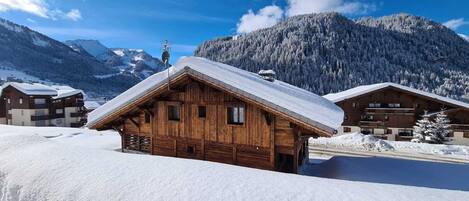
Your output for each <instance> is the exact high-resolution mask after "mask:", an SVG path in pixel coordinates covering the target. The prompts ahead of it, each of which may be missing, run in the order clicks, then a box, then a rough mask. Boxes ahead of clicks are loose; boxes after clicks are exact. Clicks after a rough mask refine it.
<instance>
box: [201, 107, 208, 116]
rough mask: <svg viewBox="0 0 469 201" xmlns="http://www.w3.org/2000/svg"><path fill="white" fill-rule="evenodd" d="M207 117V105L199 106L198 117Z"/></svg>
mask: <svg viewBox="0 0 469 201" xmlns="http://www.w3.org/2000/svg"><path fill="white" fill-rule="evenodd" d="M205 117H207V107H205V106H199V118H205Z"/></svg>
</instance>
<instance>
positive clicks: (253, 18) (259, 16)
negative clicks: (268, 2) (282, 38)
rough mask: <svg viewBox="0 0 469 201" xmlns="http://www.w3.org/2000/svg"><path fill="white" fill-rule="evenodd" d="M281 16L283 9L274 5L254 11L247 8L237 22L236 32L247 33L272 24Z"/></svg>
mask: <svg viewBox="0 0 469 201" xmlns="http://www.w3.org/2000/svg"><path fill="white" fill-rule="evenodd" d="M282 17H283V10H282V9H281V8H280V7H278V6H275V5H272V6H266V7H264V8H262V9H261V10H259V12H258V13H254V12H253V11H252V10H249V11H248V13H247V14H244V15H243V16H242V17H241V19H240V21H239V23H238V29H237V32H238V33H249V32H252V31H255V30H258V29H263V28H267V27H271V26H274V25H275V24H277V22H279V21H280V20H281V19H282Z"/></svg>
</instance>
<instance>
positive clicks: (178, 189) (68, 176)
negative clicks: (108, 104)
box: [0, 125, 469, 201]
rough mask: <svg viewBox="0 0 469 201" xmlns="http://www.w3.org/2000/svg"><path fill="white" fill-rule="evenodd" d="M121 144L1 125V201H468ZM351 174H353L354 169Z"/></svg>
mask: <svg viewBox="0 0 469 201" xmlns="http://www.w3.org/2000/svg"><path fill="white" fill-rule="evenodd" d="M119 139H120V138H119V136H118V134H116V133H115V132H112V131H104V132H97V131H92V130H88V129H73V128H34V127H16V126H5V125H0V161H1V162H2V163H0V200H318V201H327V200H333V201H335V200H337V201H343V200H360V201H368V200H370V201H371V200H425V201H427V200H435V201H441V200H467V198H469V192H464V191H455V190H441V189H433V188H422V187H413V186H403V185H389V184H379V183H370V182H356V181H345V180H342V179H327V178H320V177H314V176H301V175H294V174H284V173H277V172H272V171H264V170H257V169H251V168H244V167H238V166H233V165H227V164H220V163H213V162H208V161H200V160H190V159H179V158H172V157H161V156H150V155H139V154H129V153H121V152H118V151H116V149H117V150H118V149H119V146H120V140H119ZM363 163H367V162H366V161H364V162H363ZM370 165H371V166H370V167H375V166H373V164H370ZM350 168H351V169H352V170H353V169H355V168H354V166H353V163H351V165H350ZM393 168H404V170H405V168H407V167H406V166H402V167H401V166H394V167H393ZM446 170H447V169H441V174H452V173H451V172H448V171H446ZM458 173H459V172H458ZM321 176H322V175H321ZM458 181H459V180H458Z"/></svg>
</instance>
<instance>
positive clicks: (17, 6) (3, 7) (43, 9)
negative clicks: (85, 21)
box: [0, 0, 81, 21]
mask: <svg viewBox="0 0 469 201" xmlns="http://www.w3.org/2000/svg"><path fill="white" fill-rule="evenodd" d="M10 10H13V11H22V12H26V13H30V14H33V15H36V16H39V17H42V18H46V19H52V20H57V19H58V18H62V19H70V20H73V21H77V20H79V19H81V13H80V11H79V10H77V9H72V10H70V11H69V12H68V13H64V12H63V11H62V10H59V9H53V10H51V9H50V8H49V5H48V4H47V2H46V1H45V0H0V12H6V11H10Z"/></svg>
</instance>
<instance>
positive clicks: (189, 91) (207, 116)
mask: <svg viewBox="0 0 469 201" xmlns="http://www.w3.org/2000/svg"><path fill="white" fill-rule="evenodd" d="M109 119H112V120H109ZM109 127H113V128H114V129H116V130H118V131H119V133H120V134H121V137H122V148H123V151H126V150H134V151H140V152H145V153H149V154H154V155H162V156H173V157H181V158H191V159H200V160H208V161H215V162H222V163H228V164H235V165H241V166H246V167H253V168H260V169H266V170H276V171H283V172H292V173H296V172H297V171H298V167H299V166H300V165H301V164H302V162H303V158H304V157H305V156H306V155H307V139H308V137H311V136H313V137H314V136H319V135H326V136H327V135H329V133H325V132H318V130H312V129H311V128H309V127H304V126H302V125H299V124H298V123H296V122H293V121H292V120H291V118H290V117H288V116H286V115H282V114H281V113H279V112H277V111H275V110H273V109H271V108H266V107H265V106H263V105H262V104H259V103H256V102H252V101H250V100H246V99H244V98H243V97H241V96H239V95H237V94H235V93H231V92H228V91H226V90H224V89H222V88H220V87H218V86H215V85H212V84H210V83H208V82H205V81H203V80H200V79H197V78H195V77H192V76H189V75H185V76H181V77H180V78H178V79H175V80H172V82H171V84H170V89H168V87H161V89H160V90H158V91H157V92H156V93H154V94H151V95H148V96H146V97H145V99H144V100H142V101H137V102H135V103H133V104H131V105H130V107H128V109H127V110H126V111H125V112H120V113H118V116H116V115H114V116H111V117H108V120H107V121H106V122H104V123H103V122H101V124H100V125H97V126H95V128H98V129H105V128H109ZM330 134H332V133H330Z"/></svg>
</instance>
